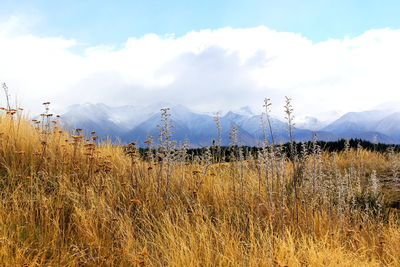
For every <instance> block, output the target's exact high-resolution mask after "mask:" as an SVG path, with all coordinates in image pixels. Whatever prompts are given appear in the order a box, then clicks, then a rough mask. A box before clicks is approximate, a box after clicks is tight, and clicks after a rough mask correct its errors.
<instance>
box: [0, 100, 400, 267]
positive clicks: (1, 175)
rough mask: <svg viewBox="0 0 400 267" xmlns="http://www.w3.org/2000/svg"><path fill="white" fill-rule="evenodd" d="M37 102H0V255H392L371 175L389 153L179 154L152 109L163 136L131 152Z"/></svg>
mask: <svg viewBox="0 0 400 267" xmlns="http://www.w3.org/2000/svg"><path fill="white" fill-rule="evenodd" d="M45 107H46V108H47V107H48V105H47V104H46V105H45ZM47 111H48V110H47V109H46V112H45V113H44V114H43V116H42V120H41V121H38V122H36V123H32V122H30V121H29V120H28V119H27V118H25V117H24V116H23V115H22V114H21V112H20V111H15V112H10V111H7V110H6V111H4V112H3V114H1V115H0V162H1V166H0V262H1V264H0V265H1V266H23V265H24V264H25V265H26V266H291V267H292V266H382V265H387V266H400V253H399V247H400V226H399V219H398V215H399V214H398V211H396V210H391V209H389V208H388V207H387V205H386V202H385V192H386V189H385V188H384V186H382V185H383V183H382V181H380V180H381V178H382V177H386V178H387V177H389V178H390V179H392V178H393V179H395V178H397V166H399V165H398V163H399V162H400V161H399V160H400V158H399V155H398V154H396V153H394V152H389V153H387V154H381V153H376V152H369V151H365V150H363V149H362V148H359V149H357V150H354V149H348V150H346V151H344V152H339V153H324V152H322V151H321V149H320V148H319V147H318V145H317V143H316V142H313V144H312V146H311V147H307V146H303V149H302V151H299V152H298V156H296V157H291V156H289V157H288V156H287V153H285V151H282V148H280V147H279V146H268V145H267V144H264V146H263V149H262V150H260V152H259V155H257V157H253V158H252V157H250V158H246V159H244V158H243V155H241V153H242V152H240V149H239V147H238V150H236V151H237V153H236V152H235V153H233V154H232V158H233V159H234V160H232V161H231V162H230V163H222V162H219V161H218V160H216V159H218V156H215V155H213V154H212V151H218V150H216V149H212V150H208V152H207V153H204V155H203V156H201V157H199V158H197V159H195V160H193V161H191V162H189V161H187V157H186V155H185V153H186V152H185V151H186V148H187V145H183V146H182V147H179V146H178V145H177V144H176V143H174V142H172V141H171V136H170V134H171V132H170V124H169V123H170V122H169V116H168V110H164V111H163V112H164V113H165V114H164V117H163V118H164V121H163V125H161V129H162V134H161V136H160V141H161V144H160V145H159V146H158V149H157V150H156V151H157V152H156V153H155V154H154V153H152V150H149V153H148V155H146V157H145V158H140V156H139V154H138V152H137V148H136V144H135V143H132V144H130V145H129V146H128V147H123V146H115V145H112V144H111V143H101V144H97V143H96V139H97V137H96V136H95V133H93V134H92V136H83V135H82V134H81V131H80V130H78V131H77V132H76V133H74V134H68V133H66V132H64V131H62V130H61V129H60V128H59V127H58V124H57V122H54V123H53V122H52V118H53V116H52V115H51V114H50V113H49V112H47ZM234 134H237V133H234ZM152 140H153V139H149V140H148V141H147V144H148V146H149V147H151V148H157V144H155V143H154V142H153V141H152ZM233 142H235V145H237V141H236V140H233ZM219 143H220V141H218V145H219ZM293 160H296V164H295V165H294V164H293ZM294 166H295V167H294ZM293 179H296V180H295V181H294V180H293Z"/></svg>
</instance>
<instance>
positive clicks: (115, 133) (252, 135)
mask: <svg viewBox="0 0 400 267" xmlns="http://www.w3.org/2000/svg"><path fill="white" fill-rule="evenodd" d="M163 107H166V108H169V109H170V114H171V116H170V118H171V124H172V125H173V128H172V132H173V138H174V139H175V140H177V141H178V142H182V141H183V140H185V139H189V141H190V143H191V144H192V146H209V145H211V143H212V142H213V140H216V139H217V135H218V131H217V127H216V123H215V116H213V115H211V114H210V113H208V114H207V113H201V112H195V111H193V110H191V109H189V108H187V107H185V106H183V105H175V104H170V103H156V104H152V105H148V106H144V107H137V106H129V105H125V106H119V107H111V106H108V105H106V104H103V103H97V104H90V103H86V104H83V105H73V106H70V107H69V108H68V109H67V112H65V113H64V114H63V115H62V116H61V120H62V123H63V125H64V127H65V128H68V129H74V128H82V129H84V130H86V132H90V131H92V130H94V131H96V132H97V134H98V135H99V136H100V137H101V138H102V139H103V140H104V139H107V138H109V139H111V140H112V141H116V140H119V141H121V142H122V143H129V142H131V141H136V142H138V144H139V145H140V146H143V142H144V141H145V140H147V138H148V137H149V136H153V138H154V140H156V139H157V137H158V135H159V125H160V124H161V111H160V109H161V108H163ZM261 117H262V115H261V114H255V113H253V111H252V110H251V107H249V106H246V107H242V108H240V109H238V110H236V111H228V112H226V113H225V114H224V115H222V116H220V117H219V118H220V123H221V128H222V129H221V130H222V131H221V135H222V145H228V144H229V143H230V130H231V127H232V125H233V124H235V125H236V126H237V128H238V132H239V140H238V141H239V144H242V145H252V146H253V145H260V144H261V140H263V139H264V134H266V138H267V139H268V141H270V142H271V141H272V138H271V136H269V129H264V130H263V129H262V128H261V125H262V123H261ZM270 120H271V123H272V128H273V135H274V140H275V141H276V142H277V143H284V142H287V141H289V136H288V132H287V123H286V122H284V121H282V120H280V119H278V118H276V117H271V118H270ZM264 125H267V124H266V123H264ZM303 127H304V128H303ZM307 127H309V129H307ZM314 134H317V138H318V140H321V141H335V140H338V139H342V138H359V139H363V140H367V141H371V142H373V141H378V142H381V143H393V144H398V143H399V140H400V112H393V113H392V112H390V111H385V110H370V111H363V112H348V113H346V114H344V115H343V116H341V117H339V118H338V119H336V120H334V121H333V122H331V123H329V124H327V125H326V123H325V124H324V122H322V121H320V120H318V118H315V117H305V119H304V120H303V121H302V122H300V123H299V127H296V128H295V130H294V139H295V140H296V141H308V140H311V139H312V138H313V136H314Z"/></svg>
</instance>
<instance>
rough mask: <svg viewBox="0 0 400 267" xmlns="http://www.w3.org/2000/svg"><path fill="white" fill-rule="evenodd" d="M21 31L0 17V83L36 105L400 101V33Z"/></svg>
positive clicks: (352, 105) (346, 106)
mask: <svg viewBox="0 0 400 267" xmlns="http://www.w3.org/2000/svg"><path fill="white" fill-rule="evenodd" d="M17 28H18V20H16V19H15V18H13V19H11V20H8V21H6V22H3V23H0V81H2V82H6V83H7V84H8V85H9V87H10V90H11V91H12V92H13V93H14V94H16V95H17V97H18V99H19V102H20V103H21V105H23V106H24V107H27V108H28V109H30V110H32V111H36V110H37V109H38V108H40V104H41V103H42V102H43V101H45V100H46V101H47V100H50V101H52V102H53V103H54V104H55V105H56V106H57V107H65V106H67V105H71V104H76V103H84V102H95V103H96V102H103V103H106V104H109V105H144V104H151V103H154V102H159V101H166V102H172V103H177V104H183V105H186V106H188V107H191V108H193V109H195V110H200V111H209V112H212V111H217V110H227V109H235V108H238V107H240V106H244V105H249V106H251V107H252V108H253V109H254V110H257V109H261V106H262V101H263V98H264V97H269V98H271V99H272V101H273V104H274V105H273V106H274V110H273V111H274V112H275V113H277V114H279V113H281V110H282V107H281V105H282V103H283V98H284V96H285V95H287V96H291V97H292V98H293V100H294V102H293V105H294V107H295V111H296V113H298V114H300V115H318V114H321V113H324V112H328V111H331V110H340V111H357V110H365V109H369V108H371V107H374V106H376V105H378V104H380V103H383V102H387V101H393V100H396V99H398V100H400V90H399V89H400V78H399V77H400V75H399V74H398V71H399V69H400V52H399V47H400V30H393V29H377V30H370V31H367V32H365V33H364V34H362V35H360V36H358V37H355V38H351V39H350V38H344V39H341V40H336V39H332V40H328V41H324V42H319V43H313V42H312V41H310V40H309V39H307V38H306V37H304V36H302V35H300V34H296V33H290V32H277V31H274V30H272V29H269V28H267V27H265V26H260V27H256V28H245V29H233V28H222V29H216V30H202V31H198V32H190V33H187V34H186V35H184V36H181V37H176V36H174V35H165V36H159V35H155V34H148V35H145V36H143V37H140V38H129V39H127V41H126V42H125V43H123V44H121V45H119V46H118V47H117V46H116V47H112V46H105V45H98V46H82V44H80V43H79V40H69V39H65V38H63V37H39V36H34V35H30V34H27V33H23V34H22V33H21V34H16V33H17V32H18V31H17ZM0 103H1V104H4V98H3V97H1V94H0Z"/></svg>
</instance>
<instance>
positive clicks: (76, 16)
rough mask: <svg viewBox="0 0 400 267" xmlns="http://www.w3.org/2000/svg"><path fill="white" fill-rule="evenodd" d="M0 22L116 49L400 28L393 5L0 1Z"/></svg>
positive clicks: (282, 0) (329, 0) (398, 7)
mask: <svg viewBox="0 0 400 267" xmlns="http://www.w3.org/2000/svg"><path fill="white" fill-rule="evenodd" d="M0 6H1V8H0V17H2V18H6V17H7V16H10V15H24V16H27V17H28V18H30V19H31V20H32V22H33V23H32V24H33V25H32V26H31V28H30V30H31V32H32V33H35V34H37V35H39V36H63V37H65V38H75V39H78V40H80V41H81V42H84V43H88V44H118V43H121V42H123V41H125V40H126V39H127V38H128V37H140V36H143V35H144V34H147V33H156V34H161V35H162V34H167V33H173V34H176V35H177V36H181V35H183V34H185V33H187V32H190V31H198V30H202V29H218V28H222V27H226V26H230V27H233V28H248V27H256V26H259V25H265V26H267V27H269V28H271V29H275V30H277V31H285V32H286V31H287V32H295V33H301V34H303V35H304V36H306V37H307V38H309V39H310V40H312V41H325V40H328V39H336V38H343V37H344V36H350V37H353V36H356V35H359V34H361V33H363V32H364V31H366V30H370V29H377V28H386V27H389V28H400V19H399V17H398V16H399V15H398V14H399V11H400V1H396V0H384V1H378V0H201V1H194V0H142V1H138V0H130V1H128V0H118V1H111V0H109V1H106V0H76V1H73V0H57V1H54V0H0Z"/></svg>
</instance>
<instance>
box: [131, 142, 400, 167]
mask: <svg viewBox="0 0 400 267" xmlns="http://www.w3.org/2000/svg"><path fill="white" fill-rule="evenodd" d="M315 143H316V144H317V145H318V147H319V148H320V149H321V150H322V151H326V152H340V151H344V150H345V149H346V147H347V149H357V148H360V147H361V148H363V149H366V150H369V151H376V152H379V153H384V152H387V151H388V150H389V148H393V150H394V151H395V152H400V145H388V144H381V143H379V144H374V143H371V142H369V141H365V140H361V139H350V140H347V141H346V140H344V139H342V140H338V141H334V142H325V141H316V142H315ZM279 147H280V149H281V151H282V152H283V153H287V155H288V157H289V156H290V153H291V152H290V147H291V146H290V143H286V144H282V145H279ZM292 147H294V150H295V153H296V154H297V155H299V156H301V154H302V153H301V151H304V148H305V149H306V150H308V151H311V150H312V149H313V147H314V143H313V142H312V141H308V142H303V143H298V142H295V143H294V146H292ZM240 148H241V149H240V151H241V155H240V153H239V147H238V146H221V147H218V146H210V147H199V148H189V149H187V159H188V160H194V159H196V158H201V157H203V156H204V155H205V153H210V154H211V155H212V158H213V159H214V161H224V162H229V161H232V160H236V159H239V158H240V157H243V159H248V158H250V157H253V158H257V155H258V152H259V151H260V150H261V149H262V147H259V146H241V147H240ZM148 151H149V150H148V149H147V148H139V152H140V155H141V156H142V157H143V158H146V155H148ZM154 152H155V151H154Z"/></svg>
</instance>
